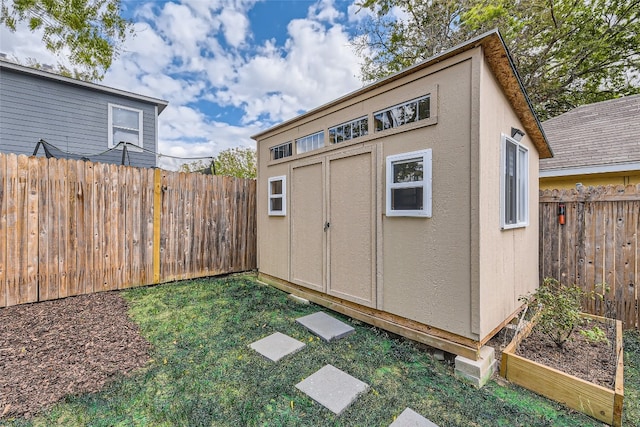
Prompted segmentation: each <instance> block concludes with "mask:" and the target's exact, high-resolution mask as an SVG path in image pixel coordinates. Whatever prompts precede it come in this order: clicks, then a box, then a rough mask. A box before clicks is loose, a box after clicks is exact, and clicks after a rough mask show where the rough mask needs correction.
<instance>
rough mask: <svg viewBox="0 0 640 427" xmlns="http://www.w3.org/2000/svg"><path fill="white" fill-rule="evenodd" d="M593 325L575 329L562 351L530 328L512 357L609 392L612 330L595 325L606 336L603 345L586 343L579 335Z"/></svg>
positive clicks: (613, 368) (612, 372) (612, 381)
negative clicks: (596, 385) (568, 375)
mask: <svg viewBox="0 0 640 427" xmlns="http://www.w3.org/2000/svg"><path fill="white" fill-rule="evenodd" d="M593 326H594V323H593V322H591V323H589V324H587V325H583V326H580V327H578V328H576V330H574V331H573V333H572V334H571V337H570V339H569V341H567V342H566V343H565V344H564V346H563V347H562V348H559V347H558V346H556V344H555V343H554V342H553V341H552V340H551V339H550V338H549V337H548V336H546V335H544V334H543V333H541V332H539V331H537V330H536V328H535V327H534V328H533V331H532V332H531V334H530V335H529V336H528V337H527V338H525V339H524V340H523V341H522V342H521V343H520V346H519V347H518V349H517V351H516V354H517V355H519V356H522V357H525V358H527V359H529V360H533V361H535V362H538V363H541V364H543V365H546V366H549V367H552V368H554V369H557V370H559V371H562V372H565V373H567V374H570V375H573V376H576V377H578V378H582V379H583V380H586V381H590V382H592V383H595V384H598V385H601V386H603V387H606V388H609V389H613V388H614V385H615V376H616V364H617V357H616V353H615V339H616V338H615V326H614V327H610V326H606V325H602V324H599V326H600V328H601V329H602V330H603V331H604V332H605V333H606V335H607V339H608V340H609V343H607V342H603V341H600V342H597V343H590V342H589V341H587V339H586V338H585V337H584V336H583V335H582V334H580V333H579V331H580V330H582V329H591V328H592V327H593Z"/></svg>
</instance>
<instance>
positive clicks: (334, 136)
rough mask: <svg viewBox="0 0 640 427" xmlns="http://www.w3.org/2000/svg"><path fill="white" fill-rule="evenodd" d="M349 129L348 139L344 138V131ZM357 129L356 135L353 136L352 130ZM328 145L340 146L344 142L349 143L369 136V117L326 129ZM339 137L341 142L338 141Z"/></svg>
mask: <svg viewBox="0 0 640 427" xmlns="http://www.w3.org/2000/svg"><path fill="white" fill-rule="evenodd" d="M347 127H348V129H349V137H348V138H347V137H346V134H345V132H344V131H345V129H346V128H347ZM356 128H357V129H358V135H357V136H354V129H356ZM328 133H329V143H330V144H331V145H333V144H340V143H343V142H346V141H351V140H353V139H356V138H361V137H363V136H367V135H368V134H369V116H362V117H358V118H357V119H353V120H350V121H348V122H344V123H340V124H339V125H336V126H332V127H330V128H329V129H328ZM339 137H341V138H342V140H341V141H338V138H339Z"/></svg>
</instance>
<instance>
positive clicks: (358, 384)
mask: <svg viewBox="0 0 640 427" xmlns="http://www.w3.org/2000/svg"><path fill="white" fill-rule="evenodd" d="M296 388H297V389H298V390H300V391H302V392H303V393H305V394H306V395H307V396H309V397H310V398H312V399H313V400H315V401H316V402H318V403H319V404H321V405H322V406H324V407H325V408H327V409H329V410H330V411H331V412H333V413H334V414H336V415H340V414H341V413H342V412H343V411H344V410H345V409H347V408H348V407H349V405H351V404H352V403H353V402H354V401H355V400H356V398H357V397H358V396H359V395H360V394H362V393H364V392H365V391H367V390H368V389H369V385H368V384H366V383H363V382H362V381H360V380H359V379H357V378H354V377H352V376H351V375H349V374H347V373H346V372H343V371H341V370H340V369H338V368H336V367H334V366H331V365H326V366H325V367H323V368H322V369H320V370H319V371H318V372H316V373H315V374H313V375H311V376H310V377H308V378H306V379H304V380H303V381H301V382H299V383H298V384H296Z"/></svg>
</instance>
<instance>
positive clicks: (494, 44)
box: [252, 30, 553, 158]
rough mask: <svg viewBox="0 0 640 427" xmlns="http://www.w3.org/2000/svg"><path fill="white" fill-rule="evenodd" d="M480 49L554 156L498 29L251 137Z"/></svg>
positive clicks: (530, 130)
mask: <svg viewBox="0 0 640 427" xmlns="http://www.w3.org/2000/svg"><path fill="white" fill-rule="evenodd" d="M478 46H482V47H483V50H484V56H485V58H486V60H487V63H488V64H489V67H490V68H491V71H492V72H493V74H494V75H495V77H496V80H497V81H498V83H499V84H500V86H501V87H502V90H503V92H504V94H505V96H506V97H507V99H508V100H509V102H510V104H511V106H512V107H513V109H514V111H515V112H516V114H517V116H518V118H519V119H520V121H521V122H522V126H523V127H524V131H525V132H526V134H527V135H528V136H529V138H531V140H532V141H533V144H534V146H535V147H536V148H537V150H538V152H539V155H540V158H548V157H551V156H553V152H552V151H551V148H550V147H549V144H548V142H547V138H546V137H545V134H544V131H543V129H542V126H541V124H540V121H539V120H538V117H537V116H536V114H535V112H534V111H533V107H532V105H531V101H530V100H529V97H528V96H527V93H526V91H525V89H524V86H523V85H522V82H521V80H520V77H519V76H518V72H517V70H516V68H515V66H514V64H513V60H512V59H511V55H510V54H509V51H508V49H507V46H506V44H505V43H504V40H503V39H502V36H501V35H500V33H499V32H498V30H492V31H489V32H487V33H484V34H482V35H480V36H478V37H475V38H473V39H471V40H469V41H467V42H465V43H462V44H460V45H458V46H455V47H453V48H451V49H448V50H446V51H444V52H442V53H440V54H438V55H436V56H433V57H431V58H429V59H426V60H424V61H422V62H420V63H418V64H416V65H413V66H411V67H408V68H405V69H404V70H401V71H399V72H397V73H394V74H392V75H390V76H387V77H385V78H383V79H381V80H378V81H376V82H374V83H371V84H369V85H367V86H364V87H362V88H360V89H358V90H355V91H353V92H351V93H349V94H347V95H345V96H343V97H341V98H338V99H335V100H333V101H331V102H329V103H327V104H324V105H322V106H320V107H318V108H315V109H313V110H310V111H308V112H307V113H305V114H302V115H301V116H298V117H295V118H293V119H291V120H287V121H285V122H283V123H281V124H278V125H276V126H274V127H272V128H270V129H268V130H265V131H263V132H261V133H258V134H256V135H254V136H252V138H253V139H259V138H261V137H263V136H264V135H266V134H268V133H271V132H273V131H275V130H278V129H281V128H283V127H286V126H288V125H290V124H291V123H293V122H295V121H298V120H300V119H303V118H305V117H309V116H311V115H313V114H316V113H318V112H320V111H322V110H325V109H327V108H330V107H333V106H335V105H337V104H340V103H342V102H345V101H347V100H349V99H351V98H355V97H357V96H359V95H361V94H363V93H366V92H367V91H369V90H371V89H374V88H377V87H380V86H383V85H386V84H388V83H390V82H392V81H394V80H397V79H400V78H402V77H405V76H407V75H409V74H411V73H414V72H416V71H418V70H421V69H423V68H427V67H429V66H431V65H434V64H436V63H438V62H441V61H443V60H445V59H448V58H451V57H453V56H455V55H458V54H460V53H462V52H465V51H468V50H471V49H474V48H476V47H478Z"/></svg>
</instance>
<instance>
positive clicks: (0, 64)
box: [0, 59, 169, 114]
mask: <svg viewBox="0 0 640 427" xmlns="http://www.w3.org/2000/svg"><path fill="white" fill-rule="evenodd" d="M3 68H5V69H7V70H12V71H15V72H18V73H23V74H29V75H32V76H36V77H40V78H43V79H48V80H55V81H59V82H62V83H65V84H69V85H73V86H79V87H84V88H86V89H89V90H94V91H97V92H102V93H108V94H111V95H117V96H121V97H125V98H129V99H133V100H136V101H142V102H146V103H149V104H154V105H155V106H157V107H158V114H160V113H162V111H163V110H164V109H165V108H166V107H167V105H169V102H168V101H165V100H162V99H158V98H153V97H151V96H145V95H139V94H137V93H133V92H128V91H126V90H120V89H115V88H112V87H109V86H104V85H100V84H97V83H91V82H85V81H83V80H78V79H72V78H71V77H65V76H61V75H60V74H56V73H51V72H48V71H44V70H38V69H36V68H31V67H25V66H24V65H20V64H15V63H13V62H10V61H6V60H3V59H0V69H3Z"/></svg>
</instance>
